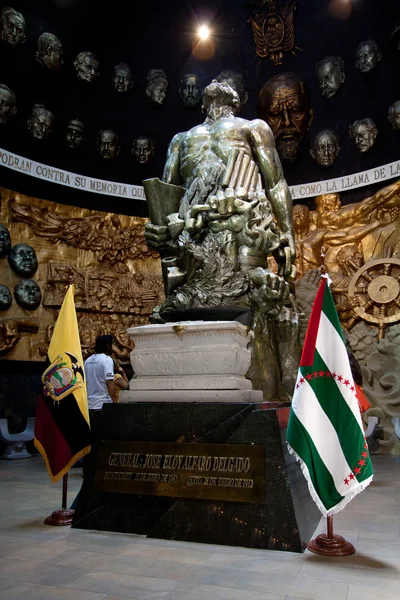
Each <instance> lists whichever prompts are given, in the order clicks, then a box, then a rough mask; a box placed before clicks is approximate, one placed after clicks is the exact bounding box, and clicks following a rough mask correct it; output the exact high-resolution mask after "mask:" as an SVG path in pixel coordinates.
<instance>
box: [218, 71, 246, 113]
mask: <svg viewBox="0 0 400 600" xmlns="http://www.w3.org/2000/svg"><path fill="white" fill-rule="evenodd" d="M215 80H216V81H218V82H219V83H222V84H223V85H229V86H230V87H231V88H233V89H234V90H235V92H236V93H237V95H238V96H239V106H238V107H237V110H236V114H237V115H238V114H240V112H241V111H242V109H243V107H244V105H245V104H246V102H247V100H248V98H249V95H248V93H247V92H246V86H245V83H244V78H243V75H242V74H241V73H237V72H236V71H233V70H231V69H228V70H226V71H221V73H220V74H219V75H217V77H216V78H215Z"/></svg>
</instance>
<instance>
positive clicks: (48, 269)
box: [0, 188, 164, 362]
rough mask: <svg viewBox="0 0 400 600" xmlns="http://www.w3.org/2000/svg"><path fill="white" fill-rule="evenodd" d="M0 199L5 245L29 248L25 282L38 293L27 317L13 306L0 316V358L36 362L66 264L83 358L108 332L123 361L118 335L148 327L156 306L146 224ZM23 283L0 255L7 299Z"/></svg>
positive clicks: (158, 296)
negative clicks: (31, 269) (32, 266)
mask: <svg viewBox="0 0 400 600" xmlns="http://www.w3.org/2000/svg"><path fill="white" fill-rule="evenodd" d="M0 194H1V205H0V222H1V223H2V224H3V229H4V230H7V232H8V231H9V232H10V235H11V239H12V243H13V245H16V244H18V243H20V242H21V241H22V240H23V241H24V242H25V243H26V244H28V245H29V246H32V248H34V249H35V253H36V256H37V263H38V267H37V270H36V272H35V273H34V274H33V275H32V277H31V279H32V280H33V281H34V284H33V285H34V286H35V289H36V287H38V288H39V289H40V290H41V294H42V301H41V304H40V306H39V307H38V308H36V309H35V310H33V309H31V307H28V306H27V305H25V306H23V305H22V304H21V303H20V304H18V303H17V302H16V301H15V300H13V301H12V304H11V305H10V306H9V307H7V308H5V309H4V310H2V311H1V313H0V315H1V317H0V353H1V354H2V355H3V357H5V358H6V359H9V360H44V358H45V356H46V352H47V347H48V344H49V341H50V339H51V333H52V329H53V327H54V323H55V320H56V318H57V313H58V310H59V308H60V306H61V303H62V300H63V298H64V294H65V289H66V285H67V282H68V271H69V267H70V265H71V266H72V269H73V279H74V284H75V286H76V293H75V303H76V308H77V313H78V321H79V326H80V335H81V343H82V350H83V352H84V354H85V355H88V354H89V353H90V352H91V351H92V350H93V345H94V341H95V339H96V336H97V335H100V334H105V333H110V334H112V335H113V336H114V338H115V347H114V353H115V356H116V357H117V358H118V359H119V360H121V361H122V362H129V353H130V352H131V350H132V345H131V341H130V339H129V338H128V336H127V335H126V334H125V330H126V329H127V328H128V327H132V326H134V325H144V324H146V323H148V317H149V316H150V314H151V312H152V310H153V308H154V306H156V305H157V304H160V303H161V302H162V301H163V299H164V296H163V284H162V277H161V269H160V265H159V259H158V254H157V253H156V252H153V251H150V250H149V249H148V248H147V246H146V244H145V241H144V235H143V232H144V225H145V224H146V222H147V219H143V218H139V217H128V216H125V215H116V214H114V213H104V212H99V211H92V210H86V209H80V208H75V207H71V206H66V205H61V204H56V203H54V202H47V201H44V200H40V199H37V198H31V197H28V196H24V195H22V194H17V193H15V192H11V191H9V190H6V189H3V188H0ZM23 279H24V277H22V276H19V275H18V274H17V273H16V272H14V271H13V270H12V269H11V268H10V266H9V261H8V258H7V254H6V255H4V256H3V257H2V258H0V284H1V285H2V286H5V287H7V288H8V289H9V290H11V292H12V291H13V290H14V289H15V288H16V287H17V286H18V285H19V284H20V282H21V281H23ZM20 287H21V286H20ZM6 304H7V303H6Z"/></svg>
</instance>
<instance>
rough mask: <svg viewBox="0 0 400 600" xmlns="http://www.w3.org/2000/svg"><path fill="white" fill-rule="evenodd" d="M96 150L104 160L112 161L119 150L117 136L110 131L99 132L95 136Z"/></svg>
mask: <svg viewBox="0 0 400 600" xmlns="http://www.w3.org/2000/svg"><path fill="white" fill-rule="evenodd" d="M97 150H98V151H99V154H100V156H101V158H103V159H104V160H114V158H116V157H117V156H118V154H119V153H120V150H121V146H120V144H119V136H118V134H117V133H115V131H112V130H111V129H103V131H99V134H98V136H97Z"/></svg>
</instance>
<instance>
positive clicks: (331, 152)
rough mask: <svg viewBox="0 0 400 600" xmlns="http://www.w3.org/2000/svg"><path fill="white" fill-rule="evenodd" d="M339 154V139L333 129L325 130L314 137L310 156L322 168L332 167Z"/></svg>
mask: <svg viewBox="0 0 400 600" xmlns="http://www.w3.org/2000/svg"><path fill="white" fill-rule="evenodd" d="M339 152H340V146H339V138H338V136H337V135H336V133H334V132H333V131H332V130H331V129H324V130H323V131H320V132H319V133H317V135H315V136H314V137H313V140H312V142H311V150H310V154H311V156H312V157H313V159H314V160H315V162H316V163H318V164H319V165H321V166H322V167H331V166H332V165H333V163H334V162H335V160H336V158H337V156H338V154H339Z"/></svg>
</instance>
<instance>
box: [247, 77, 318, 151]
mask: <svg viewBox="0 0 400 600" xmlns="http://www.w3.org/2000/svg"><path fill="white" fill-rule="evenodd" d="M258 111H259V115H260V117H261V119H264V121H266V122H267V123H268V125H269V126H270V127H271V129H272V132H273V134H274V136H275V140H276V147H277V150H278V153H279V156H280V157H281V159H282V160H283V161H285V162H293V161H294V160H296V158H297V156H298V154H299V151H300V148H301V144H302V143H303V141H304V140H305V138H306V136H307V132H308V130H309V128H310V125H311V122H312V118H313V111H312V109H311V105H310V97H309V94H308V90H307V88H306V85H305V83H304V81H303V80H302V79H301V78H300V77H299V76H298V75H296V73H292V72H286V73H280V74H279V75H274V77H271V78H270V79H268V81H267V82H266V83H265V84H264V85H263V87H262V88H261V90H260V93H259V95H258Z"/></svg>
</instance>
